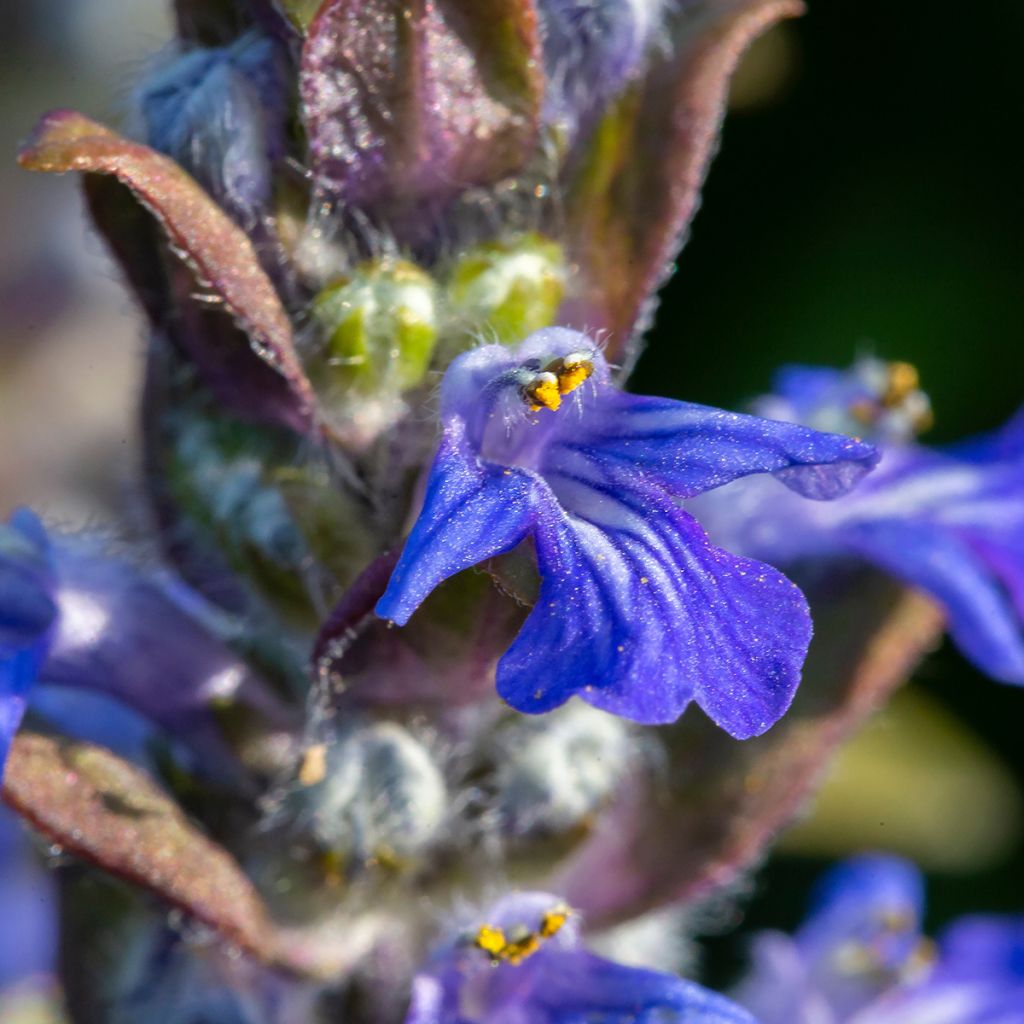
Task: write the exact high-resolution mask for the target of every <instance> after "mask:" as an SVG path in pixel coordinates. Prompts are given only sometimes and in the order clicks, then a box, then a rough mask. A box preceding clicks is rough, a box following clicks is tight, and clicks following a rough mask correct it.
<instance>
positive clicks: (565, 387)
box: [548, 352, 594, 395]
mask: <svg viewBox="0 0 1024 1024" xmlns="http://www.w3.org/2000/svg"><path fill="white" fill-rule="evenodd" d="M558 362H560V363H561V366H560V367H559V368H558V369H554V365H552V366H549V367H548V370H549V371H550V372H552V373H554V374H555V375H556V376H557V377H558V390H559V392H560V393H561V394H563V395H568V394H569V393H570V392H572V391H575V390H576V389H577V388H578V387H579V386H580V385H581V384H583V383H585V382H586V381H588V380H589V379H590V375H591V374H592V373H593V372H594V364H593V363H592V362H591V360H590V359H588V358H587V355H586V353H585V352H572V353H570V354H569V355H567V356H566V357H565V358H564V359H561V360H558Z"/></svg>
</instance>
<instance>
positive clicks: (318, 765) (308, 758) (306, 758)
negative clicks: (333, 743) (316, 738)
mask: <svg viewBox="0 0 1024 1024" xmlns="http://www.w3.org/2000/svg"><path fill="white" fill-rule="evenodd" d="M326 775H327V744H326V743H316V744H314V745H313V746H312V747H309V748H308V749H307V750H306V752H305V753H304V754H303V755H302V763H301V764H300V765H299V782H301V783H302V785H304V786H315V785H316V784H317V783H318V782H323V780H324V776H326Z"/></svg>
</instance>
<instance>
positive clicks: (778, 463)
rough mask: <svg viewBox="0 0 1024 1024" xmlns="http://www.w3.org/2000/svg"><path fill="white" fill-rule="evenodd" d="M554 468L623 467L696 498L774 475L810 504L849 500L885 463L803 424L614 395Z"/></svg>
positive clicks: (556, 454)
mask: <svg viewBox="0 0 1024 1024" xmlns="http://www.w3.org/2000/svg"><path fill="white" fill-rule="evenodd" d="M548 458H549V462H550V464H551V466H552V468H553V469H556V470H557V468H558V467H559V466H560V464H563V463H568V464H569V465H570V466H571V463H572V462H573V461H575V460H584V461H587V462H590V463H593V462H595V461H598V460H602V461H604V462H609V461H611V460H613V459H614V460H617V461H619V462H621V463H622V464H623V465H629V466H634V467H636V469H638V470H640V471H642V472H643V473H644V474H645V475H649V476H651V477H653V478H655V479H656V480H657V481H658V482H659V483H661V484H663V485H664V486H665V487H666V488H667V489H668V490H670V491H671V492H672V494H674V495H675V496H676V497H678V498H689V497H692V496H694V495H697V494H701V493H702V492H704V491H708V490H711V489H712V488H715V487H721V486H722V485H723V484H726V483H729V482H730V481H731V480H736V479H738V478H740V477H743V476H747V475H749V474H751V473H771V474H772V475H773V476H775V478H776V479H778V480H780V481H781V482H782V483H784V484H785V485H786V486H787V487H789V488H790V489H791V490H793V491H796V492H797V493H798V494H800V495H801V496H802V497H805V498H813V499H816V500H823V501H824V500H831V499H833V498H838V497H840V496H841V495H843V494H845V493H846V492H847V491H849V490H850V489H851V488H852V487H854V486H855V485H856V484H857V482H858V481H859V480H860V479H861V478H862V477H863V476H864V475H865V474H866V473H868V472H869V471H870V470H871V469H872V468H873V467H874V465H875V464H876V463H877V461H878V454H877V452H876V451H875V449H874V448H873V447H872V446H871V445H868V444H864V443H863V442H860V441H856V440H854V439H853V438H850V437H844V436H842V435H840V434H823V433H821V432H820V431H817V430H812V429H810V428H808V427H804V426H800V425H799V424H795V423H785V422H781V421H778V420H766V419H762V418H760V417H758V416H745V415H742V414H741V413H734V412H726V411H725V410H723V409H713V408H709V407H707V406H703V405H694V404H693V403H691V402H678V401H674V400H672V399H667V398H651V397H648V396H645V395H630V394H627V393H625V392H622V391H614V390H611V389H609V390H608V391H607V392H606V394H605V397H604V403H603V407H602V409H601V415H600V417H593V418H591V419H588V420H587V422H586V424H585V425H584V426H582V428H579V427H576V426H575V425H574V426H573V429H572V430H571V432H570V431H567V432H566V436H565V437H559V438H558V439H557V440H556V441H555V442H554V443H553V444H552V446H551V449H550V454H549V457H548Z"/></svg>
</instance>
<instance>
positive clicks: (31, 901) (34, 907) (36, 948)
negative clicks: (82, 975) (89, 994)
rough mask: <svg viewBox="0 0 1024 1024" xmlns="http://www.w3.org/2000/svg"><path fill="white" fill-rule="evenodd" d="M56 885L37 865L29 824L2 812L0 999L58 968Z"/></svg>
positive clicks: (0, 817)
mask: <svg viewBox="0 0 1024 1024" xmlns="http://www.w3.org/2000/svg"><path fill="white" fill-rule="evenodd" d="M55 882H56V876H55V874H54V873H53V872H51V871H49V870H47V869H46V868H44V867H43V866H42V864H41V863H38V862H37V858H36V855H35V853H34V851H33V849H32V845H31V843H30V842H29V838H28V835H27V833H26V832H25V827H24V825H23V824H22V823H21V822H20V821H19V820H18V819H17V818H16V817H15V816H14V815H13V814H12V813H11V812H10V811H8V810H7V809H6V808H5V807H0V907H3V912H2V913H0V997H2V995H3V990H4V989H6V988H7V987H8V986H11V985H17V984H18V983H19V982H23V981H25V980H26V979H27V978H30V977H33V976H46V975H49V974H52V973H53V971H54V970H55V968H56V961H57V935H58V930H57V893H56V885H55Z"/></svg>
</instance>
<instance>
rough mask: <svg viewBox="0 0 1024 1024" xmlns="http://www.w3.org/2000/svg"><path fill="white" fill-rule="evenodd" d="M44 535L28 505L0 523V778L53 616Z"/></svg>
mask: <svg viewBox="0 0 1024 1024" xmlns="http://www.w3.org/2000/svg"><path fill="white" fill-rule="evenodd" d="M53 589H54V579H53V567H52V564H51V551H50V543H49V538H48V537H47V536H46V532H45V530H44V529H43V526H42V524H41V523H40V522H39V520H38V519H37V518H36V516H35V515H34V514H33V513H32V512H30V511H29V510H28V509H24V508H22V509H18V510H17V511H16V512H14V514H13V515H12V516H11V518H10V520H9V521H8V522H7V523H6V524H0V777H2V775H3V768H4V762H5V761H6V759H7V751H8V749H9V747H10V743H11V739H12V737H13V736H14V734H15V732H16V731H17V729H18V726H19V725H20V724H21V719H22V716H23V715H24V713H25V706H26V704H27V701H28V694H29V691H30V689H31V688H32V685H33V684H34V683H35V681H36V679H37V677H38V675H39V670H40V668H41V667H42V664H43V662H44V660H45V659H46V656H47V652H48V651H49V648H50V643H51V638H52V627H53V622H54V619H55V618H56V615H57V609H56V606H55V604H54V596H53Z"/></svg>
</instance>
